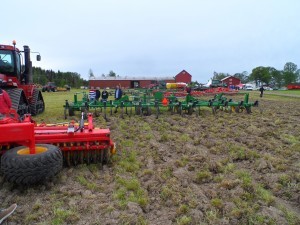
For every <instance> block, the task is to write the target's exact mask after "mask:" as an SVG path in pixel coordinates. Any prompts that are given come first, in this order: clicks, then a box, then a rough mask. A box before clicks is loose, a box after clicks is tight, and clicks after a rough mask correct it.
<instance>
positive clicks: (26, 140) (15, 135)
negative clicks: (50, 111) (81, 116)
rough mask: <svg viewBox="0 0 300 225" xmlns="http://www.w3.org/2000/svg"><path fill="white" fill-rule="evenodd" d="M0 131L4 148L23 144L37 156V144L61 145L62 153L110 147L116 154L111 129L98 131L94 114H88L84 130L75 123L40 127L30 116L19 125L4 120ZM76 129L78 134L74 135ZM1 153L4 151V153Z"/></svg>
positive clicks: (12, 121)
mask: <svg viewBox="0 0 300 225" xmlns="http://www.w3.org/2000/svg"><path fill="white" fill-rule="evenodd" d="M70 128H71V129H70ZM0 129H1V131H0V149H1V146H21V145H23V146H27V147H28V148H29V149H30V154H35V144H53V145H57V146H59V148H60V149H61V150H62V151H73V150H74V151H78V150H101V149H107V148H108V149H110V150H111V151H114V143H113V142H112V140H111V139H110V130H109V129H99V128H94V126H93V121H92V115H91V114H89V115H88V125H85V126H84V127H83V128H79V127H78V126H76V125H75V124H74V123H71V124H70V125H69V126H56V125H54V126H47V125H46V124H41V125H36V124H35V123H33V121H31V117H30V116H29V115H26V117H25V119H24V121H23V122H17V121H16V120H15V119H6V121H5V120H2V122H1V123H0ZM76 129H78V131H77V132H74V131H75V130H76ZM8 148H9V147H8ZM7 150H8V149H7ZM1 153H3V151H0V154H1Z"/></svg>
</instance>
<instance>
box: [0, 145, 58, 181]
mask: <svg viewBox="0 0 300 225" xmlns="http://www.w3.org/2000/svg"><path fill="white" fill-rule="evenodd" d="M35 148H36V154H29V148H28V147H25V146H20V147H15V148H12V149H11V150H8V151H7V152H6V153H5V154H4V155H3V156H2V158H1V171H2V172H3V175H4V178H5V179H6V180H7V181H9V182H12V183H16V184H18V185H31V184H37V183H41V182H44V181H46V180H48V179H50V178H52V177H54V176H55V175H56V174H57V173H59V172H60V171H61V169H62V166H63V156H62V153H61V150H60V149H59V148H58V147H56V146H54V145H48V144H38V145H36V146H35Z"/></svg>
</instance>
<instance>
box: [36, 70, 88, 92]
mask: <svg viewBox="0 0 300 225" xmlns="http://www.w3.org/2000/svg"><path fill="white" fill-rule="evenodd" d="M32 75H33V83H35V84H39V85H45V84H46V83H48V82H54V83H55V84H56V86H58V87H63V86H64V85H69V86H71V87H74V88H79V87H80V86H88V81H87V80H84V79H82V78H81V77H80V74H78V73H76V72H61V71H59V70H58V71H57V72H55V71H53V70H45V69H42V68H40V67H32Z"/></svg>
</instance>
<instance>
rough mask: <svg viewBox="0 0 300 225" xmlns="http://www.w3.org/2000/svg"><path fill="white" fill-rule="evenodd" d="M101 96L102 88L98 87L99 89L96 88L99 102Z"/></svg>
mask: <svg viewBox="0 0 300 225" xmlns="http://www.w3.org/2000/svg"><path fill="white" fill-rule="evenodd" d="M100 96H101V92H100V88H99V87H97V88H96V100H97V101H99V98H100Z"/></svg>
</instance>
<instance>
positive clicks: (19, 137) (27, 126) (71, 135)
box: [0, 110, 116, 184]
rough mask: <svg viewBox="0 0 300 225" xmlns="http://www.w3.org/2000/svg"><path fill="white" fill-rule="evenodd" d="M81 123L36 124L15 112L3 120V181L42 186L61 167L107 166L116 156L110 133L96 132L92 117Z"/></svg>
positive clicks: (0, 121) (0, 141)
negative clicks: (81, 165)
mask: <svg viewBox="0 0 300 225" xmlns="http://www.w3.org/2000/svg"><path fill="white" fill-rule="evenodd" d="M87 119H88V122H87V123H85V122H84V113H82V116H81V120H80V121H79V123H75V122H74V121H72V122H68V123H61V124H45V123H42V124H36V123H35V122H34V121H32V119H31V116H30V115H29V114H26V115H25V117H24V120H22V121H20V118H19V116H18V114H17V113H16V111H15V110H12V112H10V113H8V114H7V115H5V116H1V118H0V128H1V132H0V157H1V171H2V172H3V174H4V177H5V178H6V179H7V180H8V181H11V182H14V183H17V184H33V183H37V182H41V181H43V180H45V179H47V178H49V177H52V176H54V175H55V174H57V173H58V172H59V171H60V170H61V168H62V165H63V164H65V165H66V166H72V165H74V166H76V165H78V164H82V163H84V164H91V163H100V164H101V165H103V164H108V163H110V161H111V156H112V155H113V154H115V152H116V149H115V144H114V142H113V141H112V140H111V138H110V130H109V129H100V128H95V127H94V125H93V118H92V114H91V113H88V114H87Z"/></svg>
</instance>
